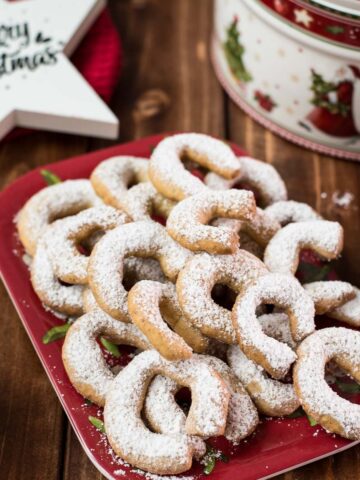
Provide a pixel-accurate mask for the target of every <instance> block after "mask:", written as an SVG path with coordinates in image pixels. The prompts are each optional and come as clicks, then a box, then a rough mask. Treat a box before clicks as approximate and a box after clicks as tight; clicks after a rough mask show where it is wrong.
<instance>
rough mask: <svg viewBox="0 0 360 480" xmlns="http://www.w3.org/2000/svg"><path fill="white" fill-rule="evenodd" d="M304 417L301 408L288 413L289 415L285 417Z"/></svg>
mask: <svg viewBox="0 0 360 480" xmlns="http://www.w3.org/2000/svg"><path fill="white" fill-rule="evenodd" d="M304 415H305V412H304V410H303V409H302V408H298V409H297V410H295V412H293V413H290V415H286V418H299V417H303V416H304Z"/></svg>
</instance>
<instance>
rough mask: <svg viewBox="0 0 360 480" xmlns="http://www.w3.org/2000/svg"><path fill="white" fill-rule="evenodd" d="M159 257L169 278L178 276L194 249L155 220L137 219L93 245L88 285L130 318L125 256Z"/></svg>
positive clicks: (114, 312) (110, 309)
mask: <svg viewBox="0 0 360 480" xmlns="http://www.w3.org/2000/svg"><path fill="white" fill-rule="evenodd" d="M132 256H138V257H145V258H149V257H150V258H155V259H157V260H159V262H160V265H161V267H162V270H163V271H164V273H165V275H166V276H167V277H168V278H169V279H170V280H173V281H174V280H175V279H176V277H177V275H178V273H179V272H180V270H181V269H182V268H183V267H184V265H185V263H186V261H187V260H188V259H189V258H190V257H191V256H192V253H191V252H189V251H188V250H185V249H184V248H183V247H181V246H180V245H179V244H177V243H176V242H174V240H172V238H171V237H170V236H169V235H168V234H167V233H166V230H165V228H164V227H162V226H161V225H159V224H158V223H155V222H146V221H145V222H135V223H128V224H126V225H122V226H120V227H117V228H115V229H114V230H111V231H110V232H108V233H107V234H106V235H105V236H104V237H103V238H102V239H101V240H100V241H99V242H98V243H97V244H96V246H95V248H94V249H93V251H92V253H91V256H90V262H89V269H88V274H89V285H90V287H91V290H92V292H93V294H94V296H95V299H96V301H97V303H98V304H99V305H100V307H101V308H102V309H103V310H104V311H105V312H106V313H108V314H109V315H111V316H112V317H114V318H117V319H118V320H122V321H124V322H130V321H131V319H130V316H129V313H128V305H127V299H128V295H127V292H126V290H125V288H124V286H123V283H122V281H123V264H124V259H125V258H126V257H132Z"/></svg>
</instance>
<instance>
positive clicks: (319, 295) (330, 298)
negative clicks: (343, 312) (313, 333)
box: [303, 280, 356, 315]
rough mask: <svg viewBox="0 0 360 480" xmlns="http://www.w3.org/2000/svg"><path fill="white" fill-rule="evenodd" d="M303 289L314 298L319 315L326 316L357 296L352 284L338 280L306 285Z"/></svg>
mask: <svg viewBox="0 0 360 480" xmlns="http://www.w3.org/2000/svg"><path fill="white" fill-rule="evenodd" d="M303 287H304V288H305V290H306V291H307V293H308V294H309V295H310V297H311V298H312V300H313V302H314V305H315V312H316V314H317V315H324V314H325V313H328V312H331V311H332V310H334V309H336V308H337V307H341V305H344V304H345V303H347V302H349V301H350V300H353V299H354V297H355V295H356V293H355V289H354V287H353V286H352V285H351V284H350V283H348V282H340V281H337V280H332V281H330V280H329V281H319V282H311V283H306V284H304V285H303Z"/></svg>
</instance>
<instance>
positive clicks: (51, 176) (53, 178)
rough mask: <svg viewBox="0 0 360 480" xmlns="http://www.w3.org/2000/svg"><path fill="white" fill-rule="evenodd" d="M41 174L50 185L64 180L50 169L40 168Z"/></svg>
mask: <svg viewBox="0 0 360 480" xmlns="http://www.w3.org/2000/svg"><path fill="white" fill-rule="evenodd" d="M40 174H41V176H42V177H43V179H44V180H45V182H46V183H47V184H48V185H56V184H57V183H61V182H62V180H61V178H60V177H58V176H57V175H55V173H53V172H50V170H45V169H43V170H40Z"/></svg>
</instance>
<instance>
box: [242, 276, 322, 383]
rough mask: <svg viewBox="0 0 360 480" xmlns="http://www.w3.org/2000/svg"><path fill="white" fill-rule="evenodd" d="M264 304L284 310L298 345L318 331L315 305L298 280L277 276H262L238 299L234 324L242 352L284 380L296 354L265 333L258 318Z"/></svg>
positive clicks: (277, 377) (274, 375)
mask: <svg viewBox="0 0 360 480" xmlns="http://www.w3.org/2000/svg"><path fill="white" fill-rule="evenodd" d="M261 304H271V305H275V306H276V307H279V308H282V309H284V311H285V313H286V314H287V315H288V317H289V322H290V329H291V333H292V337H293V339H294V341H296V342H298V341H300V340H302V339H303V338H305V337H306V336H307V335H309V334H310V333H312V332H313V331H314V330H315V323H314V316H315V309H314V303H313V301H312V300H311V298H310V296H309V295H308V294H307V293H306V291H305V290H304V289H303V288H302V287H301V285H300V283H299V282H298V281H297V280H296V279H295V278H294V277H292V276H290V275H282V274H274V273H273V274H267V275H262V276H259V277H258V278H257V279H256V280H255V281H254V282H253V283H252V284H251V285H250V286H249V287H247V288H246V289H245V290H243V291H241V292H240V293H239V295H238V297H237V299H236V302H235V305H234V308H233V311H232V321H233V325H234V328H235V331H236V336H237V339H238V342H239V345H240V348H241V349H242V350H243V352H244V353H245V355H246V356H248V357H249V358H250V359H251V360H253V361H254V362H255V363H258V364H259V365H261V366H262V367H263V368H264V369H265V370H266V371H267V372H268V373H269V374H270V375H271V376H272V377H274V378H275V379H281V378H283V377H284V376H285V375H286V373H287V372H288V370H289V368H290V367H291V365H292V363H293V362H294V361H295V360H296V354H295V353H294V352H293V350H292V349H291V348H290V347H289V346H288V345H285V344H284V343H281V342H279V341H277V340H275V339H274V338H272V337H269V336H268V335H266V334H265V333H264V332H263V331H262V329H261V325H260V324H259V321H258V319H257V317H256V308H257V307H258V306H259V305H261Z"/></svg>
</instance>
